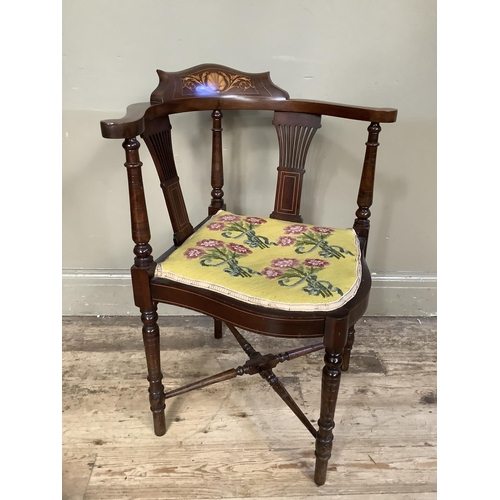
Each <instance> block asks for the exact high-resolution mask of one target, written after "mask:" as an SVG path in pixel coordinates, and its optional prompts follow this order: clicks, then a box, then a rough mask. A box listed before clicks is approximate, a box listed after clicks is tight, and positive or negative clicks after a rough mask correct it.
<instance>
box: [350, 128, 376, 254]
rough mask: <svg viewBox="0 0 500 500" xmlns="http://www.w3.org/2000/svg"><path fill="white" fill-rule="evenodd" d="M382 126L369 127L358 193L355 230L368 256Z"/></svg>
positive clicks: (364, 252) (363, 250)
mask: <svg viewBox="0 0 500 500" xmlns="http://www.w3.org/2000/svg"><path fill="white" fill-rule="evenodd" d="M381 130H382V129H381V127H380V124H379V123H377V122H372V123H370V125H369V127H368V141H367V142H366V152H365V159H364V162H363V172H362V174H361V182H360V184H359V191H358V201H357V203H358V209H357V210H356V219H355V220H354V225H353V228H354V230H355V231H356V234H357V235H358V237H359V238H360V240H361V249H362V252H363V255H366V247H367V244H368V233H369V232H370V220H369V219H370V215H371V212H370V207H371V205H372V203H373V186H374V181H375V164H376V161H377V148H378V146H379V142H378V136H379V134H380V131H381Z"/></svg>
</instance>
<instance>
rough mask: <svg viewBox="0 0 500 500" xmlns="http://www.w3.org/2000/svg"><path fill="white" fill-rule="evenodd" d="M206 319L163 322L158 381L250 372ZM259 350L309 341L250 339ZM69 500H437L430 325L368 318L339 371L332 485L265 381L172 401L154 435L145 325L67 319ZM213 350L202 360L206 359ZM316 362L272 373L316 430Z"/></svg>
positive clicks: (309, 441)
mask: <svg viewBox="0 0 500 500" xmlns="http://www.w3.org/2000/svg"><path fill="white" fill-rule="evenodd" d="M211 325H212V323H211V321H208V320H207V318H202V317H170V318H163V319H160V328H161V332H162V355H163V358H162V367H163V372H164V374H165V377H164V385H165V388H166V389H172V388H175V387H177V386H180V385H184V384H186V383H190V382H193V381H195V380H197V379H200V378H203V377H206V376H209V375H212V374H215V373H217V372H220V371H223V370H226V369H229V368H233V367H236V366H238V365H240V364H243V363H244V361H245V360H246V356H245V354H244V353H243V351H242V350H241V349H240V347H239V346H238V344H237V343H236V341H235V339H234V338H233V337H232V335H231V334H230V332H229V331H227V330H226V329H225V330H224V338H223V339H222V340H215V339H214V338H213V334H212V326H211ZM247 338H248V340H249V341H250V342H251V343H252V344H253V345H254V347H255V348H256V349H257V350H260V351H261V352H262V353H267V352H273V353H278V352H282V351H284V350H287V349H290V348H293V347H298V346H301V345H307V344H308V343H314V342H315V340H313V341H311V340H309V341H307V340H305V341H304V340H302V341H297V340H286V339H273V338H267V337H263V336H258V335H254V334H250V333H249V334H248V335H247ZM63 340H64V344H63V351H64V352H63V410H64V412H63V499H65V500H77V499H82V498H84V499H85V500H97V499H119V500H128V499H188V498H189V499H198V500H202V499H213V498H225V499H243V498H245V499H248V498H251V499H264V498H265V499H267V500H278V499H284V498H295V499H306V498H307V499H309V500H314V499H320V498H321V499H326V498H328V499H334V500H335V499H340V498H342V499H343V500H369V499H377V500H396V499H397V500H424V499H425V500H429V499H435V498H436V320H435V318H420V319H417V318H366V319H364V320H361V322H360V323H358V328H357V333H356V344H355V349H354V350H353V356H352V359H351V368H350V370H349V372H347V373H344V374H343V375H342V382H341V387H340V395H339V399H338V404H337V414H336V419H335V421H336V428H335V431H334V434H335V439H334V443H333V453H332V458H331V459H330V467H329V472H328V477H327V482H326V484H325V485H324V486H322V487H317V486H316V485H315V484H314V482H313V471H314V440H313V438H312V436H311V435H310V434H309V432H308V431H307V430H306V429H305V427H303V425H302V424H301V423H300V421H299V420H298V419H297V418H296V417H295V415H293V413H292V412H291V411H290V410H289V409H288V408H287V407H286V406H285V404H284V403H283V402H282V401H281V399H280V398H279V397H278V396H277V395H276V394H275V393H274V392H273V390H272V389H271V388H270V387H269V386H268V385H267V384H266V383H265V382H264V381H263V380H262V379H261V378H260V377H249V376H244V377H238V378H237V379H234V380H231V381H227V382H223V383H221V384H218V385H215V386H212V387H208V388H205V389H201V390H198V391H194V392H191V393H188V394H184V395H181V396H178V397H176V398H174V399H172V400H170V401H169V402H168V404H167V411H166V415H167V427H168V430H167V434H166V435H165V436H163V437H156V436H155V435H154V433H153V428H152V417H151V413H150V411H149V403H148V394H147V381H146V379H145V378H146V363H145V356H144V354H143V350H142V343H141V334H140V320H139V319H137V318H125V317H121V318H65V319H64V320H63ZM207 354H208V356H206V355H207ZM322 356H323V355H322V353H321V352H317V353H314V354H311V355H309V356H306V357H302V358H300V359H297V360H293V361H290V362H288V363H284V364H281V365H279V366H278V367H277V368H276V370H275V372H276V374H277V375H278V376H279V377H280V379H281V380H282V381H283V383H284V384H285V386H286V387H287V388H288V391H289V392H290V394H291V395H292V396H293V397H294V398H295V399H296V401H297V402H298V403H299V405H300V406H301V407H302V409H303V411H304V412H305V414H306V415H307V416H308V418H310V420H311V422H314V423H315V425H317V424H316V419H317V418H318V416H319V402H320V378H321V369H322V367H323V362H322Z"/></svg>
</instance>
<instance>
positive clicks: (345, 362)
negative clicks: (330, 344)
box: [342, 325, 356, 372]
mask: <svg viewBox="0 0 500 500" xmlns="http://www.w3.org/2000/svg"><path fill="white" fill-rule="evenodd" d="M355 333H356V330H355V329H354V325H352V326H350V327H349V333H348V335H347V343H346V345H345V348H344V352H343V354H342V371H343V372H346V371H348V370H349V361H351V351H352V346H353V345H354V340H355V335H354V334H355Z"/></svg>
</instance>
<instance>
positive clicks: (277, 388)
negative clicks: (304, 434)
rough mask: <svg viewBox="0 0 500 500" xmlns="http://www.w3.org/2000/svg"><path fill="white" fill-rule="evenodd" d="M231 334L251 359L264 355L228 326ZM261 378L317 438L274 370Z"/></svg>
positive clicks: (301, 352)
mask: <svg viewBox="0 0 500 500" xmlns="http://www.w3.org/2000/svg"><path fill="white" fill-rule="evenodd" d="M227 327H228V328H229V330H230V331H231V333H232V334H233V335H234V337H235V338H236V340H237V341H238V343H239V344H240V346H241V348H242V349H243V350H244V351H245V352H246V354H247V355H248V357H249V358H250V359H258V358H260V357H261V356H262V355H261V354H260V352H258V351H256V350H255V349H254V348H253V347H252V346H251V344H250V343H249V342H248V341H247V340H246V339H245V337H243V335H241V333H240V332H238V330H237V329H236V328H235V327H234V326H233V325H230V324H229V325H227ZM322 348H323V343H321V344H319V345H316V346H308V347H305V348H302V349H300V350H295V351H294V352H286V353H283V354H279V355H278V358H280V359H283V360H285V361H289V360H290V359H294V358H297V357H300V356H304V355H305V354H309V353H310V352H314V351H319V350H320V349H322ZM259 374H260V376H261V377H262V378H263V379H264V380H265V381H266V382H267V383H268V384H269V385H270V386H271V387H272V388H273V390H274V392H276V394H278V396H279V397H280V398H281V399H282V400H283V401H284V402H285V403H286V405H287V406H288V408H290V410H292V411H293V413H294V414H295V415H296V416H297V417H298V419H299V420H300V421H301V422H302V423H303V424H304V426H305V427H306V429H308V430H309V432H310V433H311V434H312V435H313V437H316V429H315V428H314V426H313V425H312V424H311V422H309V419H308V418H307V417H306V416H305V415H304V413H303V412H302V410H301V409H300V408H299V406H298V405H297V403H296V402H295V401H294V400H293V398H292V396H290V394H289V392H288V391H287V390H286V388H285V386H284V385H283V384H282V383H281V381H280V380H279V379H278V377H277V376H276V375H275V373H274V372H273V370H270V369H269V370H264V371H262V372H260V373H259Z"/></svg>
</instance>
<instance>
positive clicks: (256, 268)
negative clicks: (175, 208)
mask: <svg viewBox="0 0 500 500" xmlns="http://www.w3.org/2000/svg"><path fill="white" fill-rule="evenodd" d="M155 276H157V277H162V278H168V279H170V280H172V281H178V282H180V283H185V284H188V285H192V286H196V287H199V288H205V289H208V290H213V291H216V292H219V293H223V294H225V295H227V296H229V297H234V298H236V299H239V300H242V301H245V302H249V303H252V304H257V305H260V306H264V307H270V308H275V309H282V310H286V311H331V310H333V309H337V308H339V307H341V306H342V305H344V304H345V303H346V302H347V301H349V300H350V299H352V297H353V296H354V295H355V294H356V292H357V290H358V288H359V284H360V282H361V257H360V249H359V242H358V238H357V236H356V233H355V232H354V231H353V230H352V229H332V228H329V227H319V226H313V225H309V224H302V223H293V222H284V221H279V220H275V219H265V218H262V217H252V216H245V215H235V214H232V213H230V212H226V211H222V210H221V211H219V212H217V214H215V215H214V216H213V217H212V218H211V219H210V220H209V221H208V222H207V224H205V226H203V227H202V228H201V229H199V230H198V231H196V232H195V233H194V234H193V235H191V236H190V237H189V238H188V239H187V240H186V241H185V242H184V243H183V244H182V245H181V246H180V247H179V248H178V249H176V250H175V251H174V252H173V253H172V254H171V255H170V256H169V257H167V259H166V260H165V261H163V262H161V263H160V264H158V266H157V268H156V272H155Z"/></svg>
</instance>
